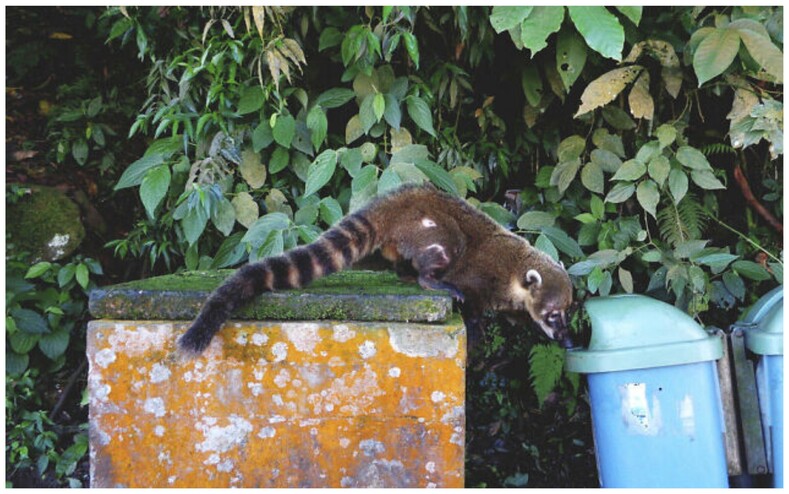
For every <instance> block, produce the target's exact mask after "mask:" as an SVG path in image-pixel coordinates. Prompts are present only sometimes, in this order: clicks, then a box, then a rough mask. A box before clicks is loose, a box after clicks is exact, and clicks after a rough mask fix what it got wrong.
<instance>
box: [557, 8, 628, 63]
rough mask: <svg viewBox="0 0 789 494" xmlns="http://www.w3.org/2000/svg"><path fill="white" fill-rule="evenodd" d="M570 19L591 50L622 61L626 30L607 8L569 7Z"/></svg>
mask: <svg viewBox="0 0 789 494" xmlns="http://www.w3.org/2000/svg"><path fill="white" fill-rule="evenodd" d="M567 9H568V10H569V11H570V18H571V19H572V21H573V24H575V27H576V28H577V29H578V32H580V33H581V36H583V37H584V39H585V40H586V44H587V45H589V47H590V48H591V49H593V50H594V51H596V52H597V53H599V54H601V55H602V56H604V57H607V58H613V59H614V60H622V47H623V46H624V44H625V30H624V28H623V27H622V24H620V22H619V19H617V18H616V16H615V15H614V14H612V13H611V12H609V11H608V9H606V8H605V7H597V6H595V7H585V6H584V7H581V6H576V7H567Z"/></svg>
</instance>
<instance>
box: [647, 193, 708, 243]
mask: <svg viewBox="0 0 789 494" xmlns="http://www.w3.org/2000/svg"><path fill="white" fill-rule="evenodd" d="M707 220H708V218H707V215H706V212H705V211H704V208H703V207H702V205H701V204H699V202H698V200H697V199H696V197H695V196H694V195H693V194H691V193H688V194H687V195H685V197H683V198H682V200H681V201H679V204H674V201H671V200H667V201H664V202H663V207H661V208H660V210H659V211H658V213H657V223H658V228H659V229H660V238H662V239H663V240H664V241H665V242H668V243H669V244H671V245H672V246H677V245H678V244H681V243H682V242H685V241H688V240H696V239H699V238H701V234H702V232H703V231H704V228H705V227H706V226H707Z"/></svg>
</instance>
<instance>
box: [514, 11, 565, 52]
mask: <svg viewBox="0 0 789 494" xmlns="http://www.w3.org/2000/svg"><path fill="white" fill-rule="evenodd" d="M562 20H564V7H556V6H539V7H534V8H533V9H532V11H531V13H530V14H529V16H528V17H526V19H524V20H523V22H522V23H521V42H522V43H523V46H524V47H526V48H528V49H529V50H530V51H531V56H532V58H534V55H536V54H537V52H539V51H540V50H542V49H543V48H545V47H546V46H548V42H547V41H546V40H547V39H548V36H550V35H551V34H552V33H555V32H556V31H558V30H559V28H560V27H561V26H562Z"/></svg>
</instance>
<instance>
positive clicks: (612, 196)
mask: <svg viewBox="0 0 789 494" xmlns="http://www.w3.org/2000/svg"><path fill="white" fill-rule="evenodd" d="M635 191H636V186H635V185H633V184H632V183H631V182H619V183H618V184H616V185H614V186H613V187H612V188H611V190H610V191H609V192H608V195H606V196H605V202H613V203H614V204H617V203H620V202H625V201H626V200H628V199H629V198H630V196H632V195H633V192H635Z"/></svg>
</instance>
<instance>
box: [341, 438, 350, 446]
mask: <svg viewBox="0 0 789 494" xmlns="http://www.w3.org/2000/svg"><path fill="white" fill-rule="evenodd" d="M350 445H351V440H350V439H348V438H347V437H341V438H340V447H341V448H343V449H345V448H347V447H348V446H350Z"/></svg>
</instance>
